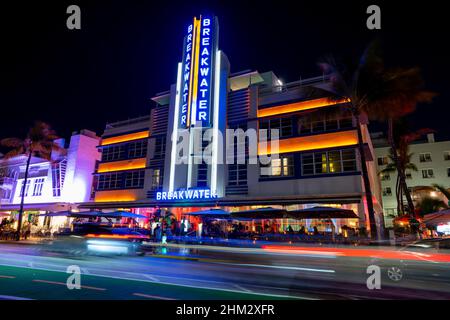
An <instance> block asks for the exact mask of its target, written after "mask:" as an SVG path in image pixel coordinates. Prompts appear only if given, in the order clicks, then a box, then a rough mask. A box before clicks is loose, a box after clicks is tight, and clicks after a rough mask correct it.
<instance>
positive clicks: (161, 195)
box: [156, 189, 218, 201]
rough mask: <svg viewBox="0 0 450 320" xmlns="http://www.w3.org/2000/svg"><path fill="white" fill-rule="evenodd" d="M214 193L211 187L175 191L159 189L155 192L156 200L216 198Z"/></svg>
mask: <svg viewBox="0 0 450 320" xmlns="http://www.w3.org/2000/svg"><path fill="white" fill-rule="evenodd" d="M217 198H218V196H217V194H216V193H213V192H212V191H211V189H188V190H177V191H173V192H172V191H159V192H157V193H156V200H158V201H172V200H208V199H217Z"/></svg>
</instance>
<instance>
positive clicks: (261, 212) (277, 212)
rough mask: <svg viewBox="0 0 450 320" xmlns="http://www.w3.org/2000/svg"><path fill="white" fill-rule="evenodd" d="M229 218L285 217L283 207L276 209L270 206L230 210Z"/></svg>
mask: <svg viewBox="0 0 450 320" xmlns="http://www.w3.org/2000/svg"><path fill="white" fill-rule="evenodd" d="M231 218H237V219H238V220H239V218H244V219H284V218H286V210H285V209H276V208H272V207H266V208H259V209H254V210H244V211H238V212H231Z"/></svg>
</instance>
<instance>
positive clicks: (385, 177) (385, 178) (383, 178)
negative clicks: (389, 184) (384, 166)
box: [381, 172, 391, 181]
mask: <svg viewBox="0 0 450 320" xmlns="http://www.w3.org/2000/svg"><path fill="white" fill-rule="evenodd" d="M390 180H391V175H390V174H389V173H388V172H384V173H381V181H390Z"/></svg>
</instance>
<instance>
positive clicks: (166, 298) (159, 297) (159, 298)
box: [133, 292, 177, 300]
mask: <svg viewBox="0 0 450 320" xmlns="http://www.w3.org/2000/svg"><path fill="white" fill-rule="evenodd" d="M133 296H137V297H143V298H149V299H158V300H177V299H174V298H168V297H161V296H154V295H150V294H144V293H136V292H135V293H133Z"/></svg>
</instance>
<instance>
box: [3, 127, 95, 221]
mask: <svg viewBox="0 0 450 320" xmlns="http://www.w3.org/2000/svg"><path fill="white" fill-rule="evenodd" d="M99 139H100V138H99V137H97V135H96V134H95V133H94V132H92V131H89V130H81V131H80V132H74V133H73V135H72V136H71V138H70V143H69V146H68V148H67V149H66V152H65V154H64V155H62V154H57V153H55V152H53V153H52V155H51V158H52V160H51V161H48V160H46V159H42V158H38V157H33V158H32V159H31V162H30V168H29V174H28V179H27V184H26V186H25V188H22V187H23V185H24V182H25V168H26V160H27V158H26V156H18V157H14V158H10V159H4V158H3V159H2V158H0V212H3V213H9V214H10V215H11V216H13V217H14V215H15V214H16V213H17V211H18V209H19V206H20V201H21V196H22V192H24V193H25V199H24V211H25V212H26V214H25V216H24V220H27V219H28V220H29V221H31V220H33V219H32V216H30V215H32V214H36V213H45V212H48V211H60V210H70V209H76V208H77V206H78V204H79V203H81V202H87V201H90V200H92V199H93V193H92V192H91V191H92V188H91V186H92V183H93V172H94V171H95V166H96V163H97V161H98V160H100V153H99V151H98V149H97V147H98V145H99ZM56 143H58V144H59V145H60V146H62V147H64V143H65V141H64V139H59V140H57V141H56ZM39 220H43V219H39ZM35 221H36V220H35Z"/></svg>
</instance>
